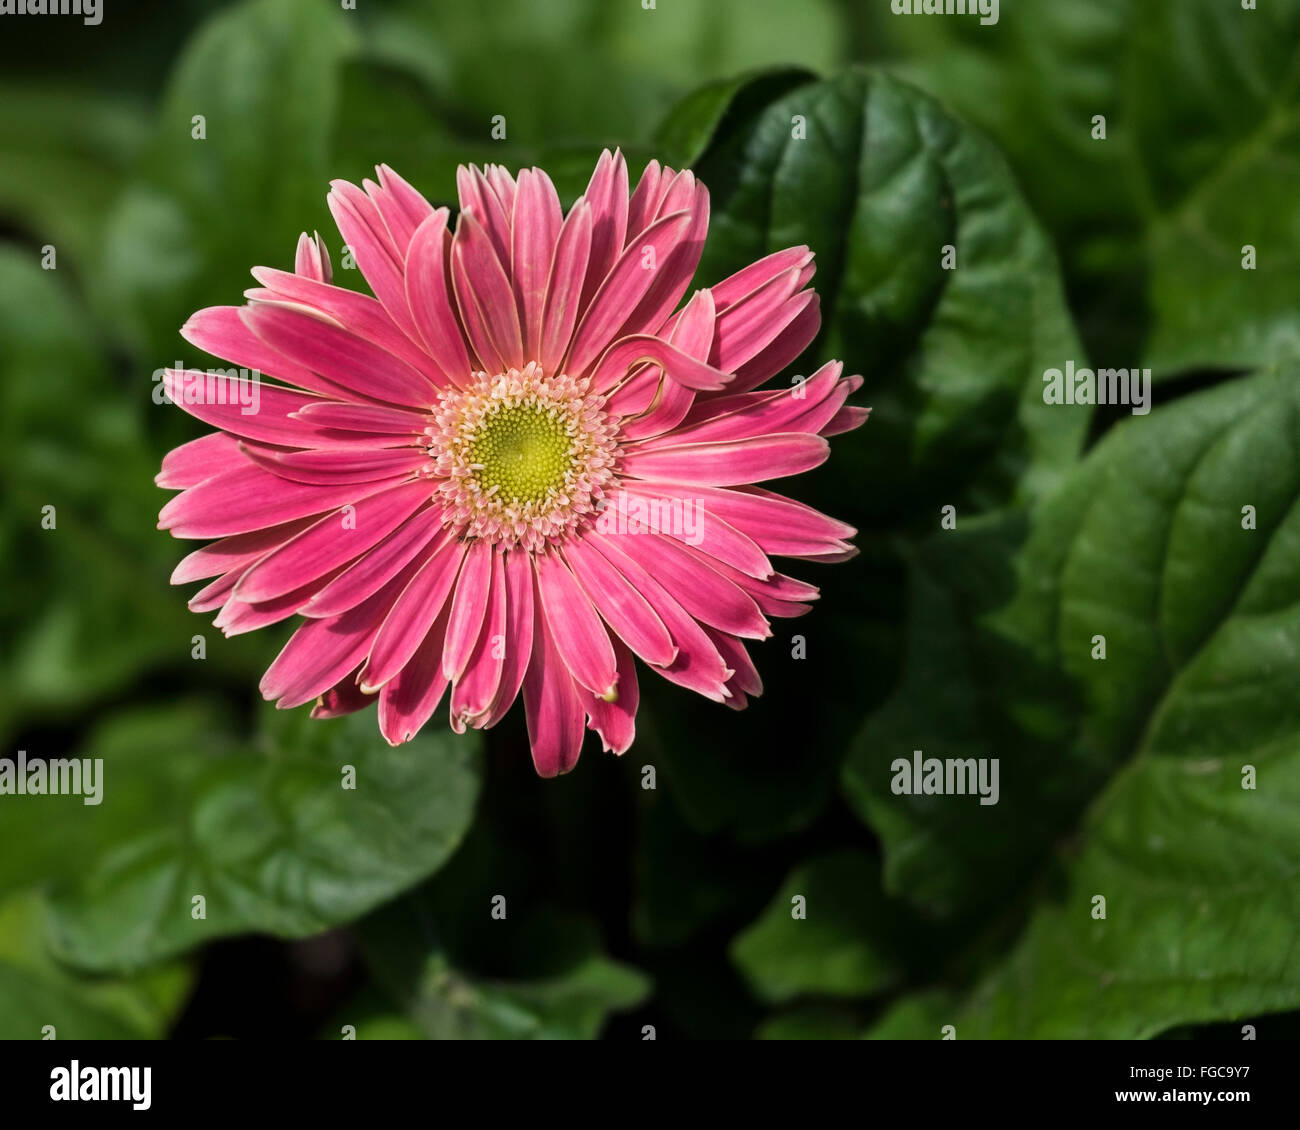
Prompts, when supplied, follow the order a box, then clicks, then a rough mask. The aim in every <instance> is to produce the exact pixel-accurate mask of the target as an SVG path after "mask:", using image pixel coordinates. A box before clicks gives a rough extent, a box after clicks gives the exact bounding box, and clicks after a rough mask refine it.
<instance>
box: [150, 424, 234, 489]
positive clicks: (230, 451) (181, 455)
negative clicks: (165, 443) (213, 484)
mask: <svg viewBox="0 0 1300 1130" xmlns="http://www.w3.org/2000/svg"><path fill="white" fill-rule="evenodd" d="M243 463H244V458H243V456H242V455H240V454H239V441H238V440H236V439H234V438H233V437H232V436H228V435H226V434H225V433H224V432H211V433H210V434H208V435H205V436H199V438H198V439H192V440H190V442H189V443H183V444H181V445H180V447H174V448H172V450H171V451H169V452H168V453H167V454H166V455H164V456H163V461H162V469H161V470H160V471H159V472H158V474H156V475H155V476H154V480H153V481H154V482H155V483H157V484H158V485H159V486H160V487H163V488H165V489H167V490H179V489H181V488H183V487H192V486H194V485H196V484H197V483H201V482H202V481H203V480H204V479H210V478H212V476H213V475H219V474H221V472H223V471H233V470H234V469H235V468H236V467H239V466H241V465H242V464H243Z"/></svg>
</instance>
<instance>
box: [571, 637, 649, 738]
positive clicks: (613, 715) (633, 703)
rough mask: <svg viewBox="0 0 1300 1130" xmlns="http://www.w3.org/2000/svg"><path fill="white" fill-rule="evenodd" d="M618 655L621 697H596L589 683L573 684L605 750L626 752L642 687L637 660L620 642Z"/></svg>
mask: <svg viewBox="0 0 1300 1130" xmlns="http://www.w3.org/2000/svg"><path fill="white" fill-rule="evenodd" d="M614 653H615V655H616V656H617V659H618V697H617V698H616V699H615V700H614V701H613V702H607V701H606V700H605V699H603V698H597V697H596V696H595V695H593V694H592V693H591V692H590V691H588V690H587V689H586V687H583V686H580V685H578V684H574V689H575V690H576V691H577V693H578V699H579V701H580V702H581V703H582V708H583V710H584V711H585V712H586V714H587V718H588V720H589V727H590V729H592V730H594V731H595V732H596V733H597V734H599V735H600V741H601V745H602V746H603V747H604V750H605V752H606V753H613V754H622V753H626V752H627V749H628V747H629V746H630V745H631V744H632V741H633V739H634V738H635V737H636V708H637V704H638V703H639V702H640V698H641V691H640V688H639V687H638V686H637V681H636V663H635V662H634V661H633V659H632V653H631V652H630V651H629V650H628V649H627V648H626V647H624V646H623V645H622V644H621V643H615V644H614Z"/></svg>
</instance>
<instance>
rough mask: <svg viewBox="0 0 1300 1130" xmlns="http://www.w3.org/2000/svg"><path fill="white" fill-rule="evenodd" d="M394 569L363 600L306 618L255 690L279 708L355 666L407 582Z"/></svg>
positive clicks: (322, 688)
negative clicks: (336, 612) (393, 574)
mask: <svg viewBox="0 0 1300 1130" xmlns="http://www.w3.org/2000/svg"><path fill="white" fill-rule="evenodd" d="M412 573H413V570H412V569H407V570H405V571H404V572H402V573H400V574H398V576H396V577H395V578H393V580H391V581H390V582H389V583H388V584H387V585H385V586H384V587H383V588H382V589H380V590H379V591H378V592H377V593H375V595H374V596H372V597H371V598H370V599H369V600H366V601H363V602H362V603H361V604H358V605H357V606H356V608H353V609H350V610H348V611H347V612H344V613H343V615H342V616H335V617H332V618H330V619H328V620H308V621H306V622H305V623H304V624H303V625H302V626H301V627H300V628H299V629H298V630H297V631H296V632H294V634H293V635H292V636H291V637H290V639H289V642H288V643H287V644H285V646H284V650H283V651H281V652H280V654H279V655H278V656H276V658H275V662H273V663H272V664H271V666H270V667H269V668H268V669H267V672H266V674H265V675H263V676H262V681H261V684H260V687H261V691H262V694H263V696H264V697H266V698H267V699H278V700H279V701H278V702H277V705H278V706H279V707H280V708H281V709H285V710H287V709H289V708H291V707H294V706H301V705H302V704H303V703H306V702H310V701H311V700H312V699H313V698H315V697H316V696H317V695H319V694H323V693H324V692H325V691H327V690H328V689H329V688H330V687H332V686H335V685H336V684H337V683H338V682H339V680H340V679H342V678H343V677H344V676H345V675H346V674H347V673H348V672H349V671H352V670H354V669H355V668H356V666H357V664H359V663H360V662H361V660H362V658H363V657H364V656H365V654H366V652H367V651H369V649H370V645H371V643H372V642H373V640H374V638H375V633H376V632H377V631H378V628H379V625H380V623H381V622H382V621H383V618H384V613H385V612H386V611H387V610H388V609H389V607H390V606H391V605H392V603H393V601H394V600H395V599H396V597H397V594H398V593H400V592H401V591H402V590H403V588H405V587H406V585H407V583H408V582H409V581H410V579H411V576H412Z"/></svg>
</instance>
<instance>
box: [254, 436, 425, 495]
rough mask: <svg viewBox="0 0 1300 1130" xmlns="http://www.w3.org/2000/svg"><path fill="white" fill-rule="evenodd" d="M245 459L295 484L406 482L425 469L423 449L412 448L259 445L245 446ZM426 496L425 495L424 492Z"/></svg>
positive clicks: (330, 484) (325, 484)
mask: <svg viewBox="0 0 1300 1130" xmlns="http://www.w3.org/2000/svg"><path fill="white" fill-rule="evenodd" d="M242 449H243V452H244V454H245V455H247V456H248V458H249V459H251V460H252V461H253V462H254V463H256V464H257V465H258V466H259V467H264V468H266V470H268V471H273V472H274V473H275V474H277V475H279V476H280V477H281V478H282V479H290V480H292V481H293V482H296V483H317V484H319V485H321V486H332V485H334V484H336V483H370V482H376V481H378V480H380V479H386V480H394V481H395V480H398V479H405V478H409V477H410V475H411V474H413V473H414V472H416V471H421V470H424V469H426V468H427V467H428V466H429V456H428V454H427V453H426V452H425V451H424V450H423V449H418V448H412V447H392V448H379V449H375V450H371V449H367V448H344V449H336V450H333V451H281V450H279V449H277V448H274V447H266V446H264V445H262V444H256V443H245V444H243V445H242ZM425 493H426V495H427V494H428V493H429V491H428V488H427V487H426V488H425Z"/></svg>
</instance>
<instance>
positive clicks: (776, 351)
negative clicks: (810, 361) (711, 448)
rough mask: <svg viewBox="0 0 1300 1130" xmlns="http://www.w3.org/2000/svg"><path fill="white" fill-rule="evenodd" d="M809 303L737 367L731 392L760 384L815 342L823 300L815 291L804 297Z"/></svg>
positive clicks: (747, 389)
mask: <svg viewBox="0 0 1300 1130" xmlns="http://www.w3.org/2000/svg"><path fill="white" fill-rule="evenodd" d="M801 301H804V302H806V305H804V306H803V308H802V309H801V310H800V311H799V313H798V314H797V315H796V316H795V318H794V320H793V321H792V322H790V323H789V324H788V325H786V326H785V327H784V329H783V330H782V331H781V333H780V334H778V335H777V337H776V338H775V339H774V340H773V341H771V342H770V343H769V344H768V345H767V346H766V347H765V348H764V349H763V350H762V351H761V352H760V353H759V354H758V355H757V356H755V357H753V358H751V359H750V360H748V361H746V362H745V363H744V364H743V365H741V366H740V368H738V369H737V370H736V375H735V377H734V379H733V380H732V381H731V384H730V386H729V387H728V389H727V391H728V392H748V391H749V390H750V389H751V388H757V387H758V386H759V385H761V384H762V383H763V382H764V381H765V380H768V379H769V378H770V377H774V376H776V374H777V373H779V372H780V371H781V370H782V369H784V368H786V366H788V365H793V364H794V362H795V361H796V360H797V359H798V358H799V356H800V355H801V354H802V353H803V351H804V350H805V349H807V348H808V346H809V345H811V344H812V340H813V338H815V337H816V336H817V331H818V330H819V329H821V324H822V315H821V300H820V299H819V298H818V297H817V295H816V294H813V295H812V297H811V298H808V299H806V300H801Z"/></svg>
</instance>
